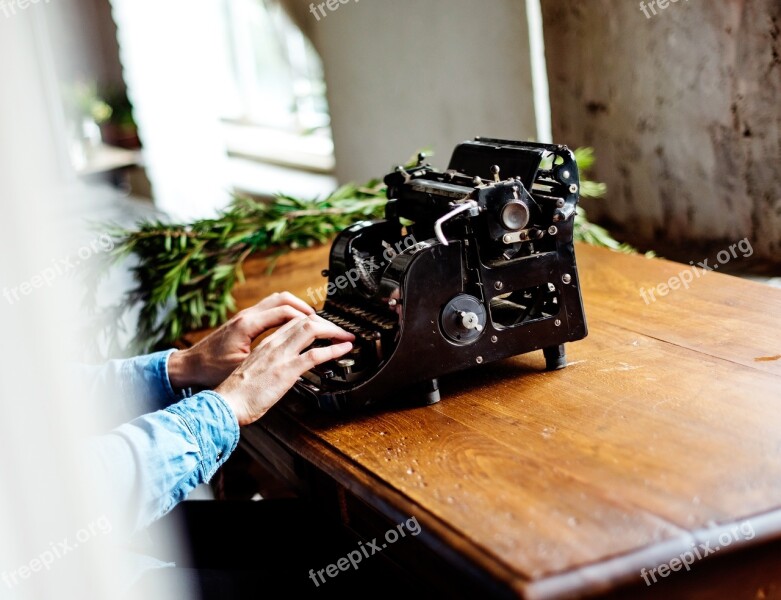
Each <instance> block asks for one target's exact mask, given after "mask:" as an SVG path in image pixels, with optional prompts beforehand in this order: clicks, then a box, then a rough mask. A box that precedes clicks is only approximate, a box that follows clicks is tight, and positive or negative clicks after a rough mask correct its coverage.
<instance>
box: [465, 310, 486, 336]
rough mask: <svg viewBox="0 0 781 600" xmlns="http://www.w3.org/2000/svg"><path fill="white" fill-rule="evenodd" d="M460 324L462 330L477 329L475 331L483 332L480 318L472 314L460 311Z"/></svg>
mask: <svg viewBox="0 0 781 600" xmlns="http://www.w3.org/2000/svg"><path fill="white" fill-rule="evenodd" d="M461 324H462V325H463V326H464V329H477V331H482V330H483V326H482V325H480V318H479V317H478V316H477V315H476V314H475V313H473V312H465V311H463V310H462V311H461Z"/></svg>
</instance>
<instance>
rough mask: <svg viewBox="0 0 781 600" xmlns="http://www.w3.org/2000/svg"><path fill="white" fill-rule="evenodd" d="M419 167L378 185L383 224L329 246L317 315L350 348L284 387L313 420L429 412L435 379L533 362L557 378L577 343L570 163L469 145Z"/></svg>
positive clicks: (574, 198) (492, 144) (563, 154)
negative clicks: (373, 409) (291, 387)
mask: <svg viewBox="0 0 781 600" xmlns="http://www.w3.org/2000/svg"><path fill="white" fill-rule="evenodd" d="M424 160H425V157H421V158H420V160H419V164H418V165H417V166H416V167H411V168H407V169H405V168H402V167H399V168H397V170H396V171H395V172H394V173H391V174H390V175H388V176H387V177H386V178H385V182H386V184H387V186H388V198H389V200H388V204H387V206H386V218H385V219H382V220H377V221H364V222H360V223H357V224H355V225H353V226H351V227H349V228H348V229H346V230H345V231H343V232H342V233H341V234H340V235H339V236H338V237H337V238H336V240H335V241H334V243H333V246H332V248H331V253H330V262H329V268H328V271H327V272H324V274H326V275H327V276H328V279H329V287H328V295H327V299H326V301H325V305H324V307H323V310H322V311H321V312H320V314H321V315H322V316H323V317H324V318H326V319H328V320H331V321H333V322H334V323H336V324H337V325H340V326H341V327H343V328H345V329H347V330H348V331H351V332H352V333H353V334H355V336H356V342H355V344H354V349H353V351H352V353H351V354H349V355H347V356H345V357H343V358H342V359H340V360H337V361H332V362H329V363H326V364H324V365H320V366H319V367H317V368H315V369H314V370H312V371H310V372H307V373H306V374H304V376H303V377H302V379H301V380H300V381H299V382H298V383H297V384H296V386H295V389H296V391H297V392H298V393H300V394H302V395H303V396H305V397H308V398H311V399H313V400H315V401H316V402H317V404H318V405H319V406H320V407H321V408H323V409H327V410H340V409H346V408H354V407H362V406H368V405H372V404H376V403H380V402H396V403H400V402H409V401H412V402H416V403H420V402H422V403H432V402H436V401H438V400H439V389H438V381H437V378H439V377H441V376H443V375H447V374H448V373H453V372H457V371H461V370H464V369H468V368H471V367H475V366H477V365H480V364H485V363H488V362H492V361H495V360H500V359H503V358H507V357H509V356H514V355H517V354H522V353H525V352H530V351H533V350H543V351H544V353H545V358H546V365H547V368H548V369H550V370H555V369H559V368H562V367H564V366H565V365H566V358H565V353H564V344H565V343H566V342H571V341H575V340H579V339H582V338H583V337H585V336H586V333H587V332H586V322H585V316H584V312H583V304H582V301H581V296H580V287H579V282H578V273H577V267H576V263H575V254H574V248H573V244H572V231H573V221H574V215H575V208H576V205H577V202H578V191H579V186H580V182H579V179H578V170H577V165H576V164H575V161H574V157H573V155H572V153H571V152H570V151H569V150H568V149H567V148H566V147H565V146H554V145H543V144H535V143H521V142H509V141H504V140H487V139H480V138H478V139H477V140H475V141H472V142H465V143H463V144H461V145H459V146H458V147H457V148H456V150H455V151H454V154H453V157H452V159H451V162H450V165H449V168H448V169H447V170H446V171H444V172H442V171H438V170H436V169H434V168H432V167H431V166H430V165H428V164H426V163H425V162H424Z"/></svg>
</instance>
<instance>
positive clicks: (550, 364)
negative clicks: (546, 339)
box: [542, 344, 567, 371]
mask: <svg viewBox="0 0 781 600" xmlns="http://www.w3.org/2000/svg"><path fill="white" fill-rule="evenodd" d="M542 353H543V354H544V355H545V370H546V371H557V370H559V369H563V368H564V367H566V366H567V353H566V351H565V350H564V344H559V345H558V346H551V347H550V348H544V349H543V351H542Z"/></svg>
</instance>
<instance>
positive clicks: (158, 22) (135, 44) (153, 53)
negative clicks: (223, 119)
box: [111, 0, 230, 218]
mask: <svg viewBox="0 0 781 600" xmlns="http://www.w3.org/2000/svg"><path fill="white" fill-rule="evenodd" d="M111 4H112V7H113V15H114V20H115V22H116V25H117V31H118V34H117V36H118V39H119V45H120V56H121V60H122V65H123V69H124V75H125V81H126V83H127V87H128V95H129V97H130V99H131V101H132V102H133V105H134V109H135V118H136V121H137V122H138V128H139V135H140V137H141V139H142V142H143V144H144V161H145V165H146V168H147V173H148V175H149V178H150V181H151V183H152V189H153V194H154V198H155V204H156V205H157V206H158V207H159V208H160V209H161V210H164V211H166V212H168V213H169V214H171V215H173V216H175V217H179V218H193V217H200V216H210V215H212V214H213V213H214V212H215V210H217V209H219V208H222V207H224V206H225V205H226V204H227V203H228V202H229V200H230V181H229V179H228V168H227V167H228V157H227V154H226V150H225V142H224V139H223V135H222V130H221V128H220V99H221V90H222V89H223V88H224V86H225V85H226V76H227V64H228V62H227V60H226V57H225V52H226V50H225V48H226V45H225V44H224V41H223V37H222V36H223V35H224V18H223V15H222V13H221V11H222V7H223V3H222V2H214V1H213V0H165V2H159V1H155V0H111Z"/></svg>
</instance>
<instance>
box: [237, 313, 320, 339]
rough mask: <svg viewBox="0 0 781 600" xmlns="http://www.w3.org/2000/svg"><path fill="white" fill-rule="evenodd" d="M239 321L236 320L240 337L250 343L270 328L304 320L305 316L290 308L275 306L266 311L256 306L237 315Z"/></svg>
mask: <svg viewBox="0 0 781 600" xmlns="http://www.w3.org/2000/svg"><path fill="white" fill-rule="evenodd" d="M239 317H240V318H239V319H237V327H238V328H239V331H241V333H242V335H245V336H247V337H248V338H249V341H250V342H252V340H254V339H255V338H256V337H258V336H259V335H260V334H261V333H263V332H264V331H266V330H267V329H270V328H272V327H278V326H279V325H282V324H284V323H288V322H289V321H293V320H295V319H304V318H306V315H305V314H304V313H302V312H301V311H300V310H297V309H295V308H293V307H292V306H288V305H284V306H277V307H276V308H270V309H267V310H262V309H260V308H259V307H258V306H257V305H255V306H253V307H252V308H249V309H247V310H245V311H242V312H241V313H239Z"/></svg>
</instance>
